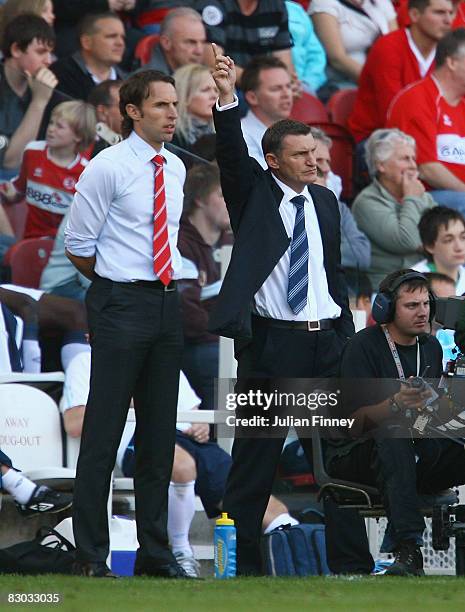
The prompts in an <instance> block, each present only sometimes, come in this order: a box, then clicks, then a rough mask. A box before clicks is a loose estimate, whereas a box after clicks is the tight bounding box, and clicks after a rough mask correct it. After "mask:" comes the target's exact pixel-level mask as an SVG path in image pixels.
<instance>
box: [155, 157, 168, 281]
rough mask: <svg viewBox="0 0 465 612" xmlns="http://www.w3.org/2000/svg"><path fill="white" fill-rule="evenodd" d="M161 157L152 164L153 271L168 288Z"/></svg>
mask: <svg viewBox="0 0 465 612" xmlns="http://www.w3.org/2000/svg"><path fill="white" fill-rule="evenodd" d="M164 161H165V159H164V158H163V157H162V156H161V155H155V157H154V158H153V159H152V164H153V165H154V166H155V198H154V209H153V270H154V272H155V274H156V275H157V276H158V278H159V279H160V280H161V282H162V283H163V284H164V285H165V286H166V285H169V284H170V282H171V278H172V276H173V270H172V267H171V250H170V243H169V241H168V217H167V214H166V199H165V182H164V178H163V163H164Z"/></svg>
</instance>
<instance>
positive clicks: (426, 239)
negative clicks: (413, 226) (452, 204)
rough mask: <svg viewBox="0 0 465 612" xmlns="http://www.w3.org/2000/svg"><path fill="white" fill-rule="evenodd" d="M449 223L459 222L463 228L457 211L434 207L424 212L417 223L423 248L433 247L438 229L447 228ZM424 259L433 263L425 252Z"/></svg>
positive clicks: (463, 219)
mask: <svg viewBox="0 0 465 612" xmlns="http://www.w3.org/2000/svg"><path fill="white" fill-rule="evenodd" d="M451 221H461V222H462V223H463V226H464V228H465V218H464V217H463V215H461V214H460V213H459V211H458V210H454V209H453V208H447V206H435V207H434V208H430V209H429V210H425V212H424V213H423V214H422V216H421V218H420V222H419V223H418V231H419V232H420V238H421V242H422V244H423V247H429V246H433V244H434V243H435V242H436V240H437V239H438V234H439V229H440V228H441V227H445V228H447V227H448V226H449V223H450V222H451ZM425 253H426V257H427V258H428V259H429V260H430V261H433V257H432V255H431V253H428V252H427V251H426V250H425Z"/></svg>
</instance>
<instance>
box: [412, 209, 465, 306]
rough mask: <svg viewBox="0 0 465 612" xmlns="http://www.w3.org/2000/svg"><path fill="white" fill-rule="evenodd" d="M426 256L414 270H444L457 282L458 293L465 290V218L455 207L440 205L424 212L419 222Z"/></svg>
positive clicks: (462, 292)
mask: <svg viewBox="0 0 465 612" xmlns="http://www.w3.org/2000/svg"><path fill="white" fill-rule="evenodd" d="M418 230H419V232H420V238H421V242H422V244H423V250H424V251H425V253H426V259H423V260H422V261H420V262H418V263H417V264H416V265H415V266H413V269H414V270H416V271H417V272H440V273H441V274H445V275H446V276H449V277H450V278H451V279H452V280H453V281H454V283H455V294H456V295H463V294H464V293H465V266H464V264H465V219H464V218H463V216H462V215H461V214H460V213H459V212H458V211H457V210H454V209H452V208H447V207H445V206H437V207H436V208H431V209H429V210H427V211H426V212H425V213H423V215H422V217H421V219H420V222H419V224H418Z"/></svg>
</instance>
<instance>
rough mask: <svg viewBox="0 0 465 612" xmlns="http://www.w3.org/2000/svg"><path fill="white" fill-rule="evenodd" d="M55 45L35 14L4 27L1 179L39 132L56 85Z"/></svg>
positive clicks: (0, 95) (0, 75) (48, 29)
mask: <svg viewBox="0 0 465 612" xmlns="http://www.w3.org/2000/svg"><path fill="white" fill-rule="evenodd" d="M54 44H55V34H54V33H53V30H52V28H51V27H50V26H49V25H48V23H47V22H46V21H44V20H43V19H42V18H41V17H39V16H37V15H19V16H18V17H15V19H13V20H12V21H11V22H10V23H9V24H8V25H7V26H6V28H5V32H4V34H3V38H2V46H1V50H2V53H3V58H4V60H3V63H1V64H0V81H1V86H0V143H1V146H0V180H8V179H10V178H12V177H13V176H15V175H16V174H17V172H18V168H19V165H20V163H21V157H22V155H23V151H24V147H25V146H26V145H27V144H28V143H29V142H31V140H35V139H36V138H37V136H38V134H39V128H40V125H41V122H42V119H43V116H44V113H45V109H46V107H47V104H48V102H49V101H50V99H51V97H52V94H53V90H54V89H55V87H56V85H57V79H56V77H55V75H54V74H53V73H52V72H51V71H50V70H49V66H50V64H51V63H52V51H53V47H54ZM27 75H29V76H27Z"/></svg>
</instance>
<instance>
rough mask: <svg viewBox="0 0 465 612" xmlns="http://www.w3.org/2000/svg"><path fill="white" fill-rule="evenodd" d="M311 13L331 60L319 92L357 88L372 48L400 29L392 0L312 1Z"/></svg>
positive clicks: (327, 94)
mask: <svg viewBox="0 0 465 612" xmlns="http://www.w3.org/2000/svg"><path fill="white" fill-rule="evenodd" d="M308 12H309V13H310V15H311V16H312V20H313V25H314V27H315V31H316V33H317V35H318V38H319V39H320V41H321V42H322V44H323V47H324V48H325V51H326V56H327V59H328V66H327V69H326V72H327V76H328V81H327V83H326V84H325V85H324V86H323V89H322V90H321V91H320V93H319V95H320V97H321V98H323V99H327V98H329V97H330V95H331V93H333V92H334V91H336V90H338V89H344V88H347V87H356V85H357V81H358V78H359V76H360V73H361V71H362V68H363V64H364V63H365V59H366V55H367V53H368V50H369V49H370V47H371V46H372V44H373V43H374V41H375V40H376V39H377V38H378V36H381V35H382V34H387V33H388V32H390V31H391V30H395V29H396V28H397V22H396V13H395V10H394V8H393V6H392V2H390V0H312V2H311V3H310V6H309V9H308Z"/></svg>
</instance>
